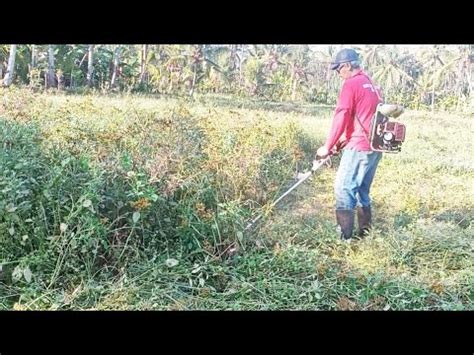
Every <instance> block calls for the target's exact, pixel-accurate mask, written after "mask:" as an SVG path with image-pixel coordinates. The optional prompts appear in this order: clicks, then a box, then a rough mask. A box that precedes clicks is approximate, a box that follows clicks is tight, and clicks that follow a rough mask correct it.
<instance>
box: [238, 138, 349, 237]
mask: <svg viewBox="0 0 474 355" xmlns="http://www.w3.org/2000/svg"><path fill="white" fill-rule="evenodd" d="M343 146H344V144H343V143H342V144H340V145H338V146H337V148H336V150H335V151H331V152H329V155H328V156H326V157H324V158H321V159H315V160H313V166H312V168H311V169H310V170H309V171H307V172H305V173H298V174H297V175H296V182H295V183H294V184H293V185H292V186H291V187H290V188H289V189H288V190H287V191H286V192H285V193H284V194H283V195H281V196H280V197H278V198H277V199H276V200H275V201H273V202H272V204H271V205H270V206H269V208H270V209H271V208H273V207H274V206H275V205H276V204H277V203H278V202H280V201H281V200H282V199H284V198H285V197H286V196H288V194H290V192H292V191H293V190H294V189H296V188H297V187H298V186H299V185H301V184H302V183H303V182H304V181H306V180H307V179H308V178H309V177H310V176H311V175H312V174H313V173H314V172H315V171H316V170H318V169H319V168H320V167H322V166H323V165H324V164H326V163H330V162H331V156H334V155H337V153H338V152H339V150H340V149H341V148H342V147H343ZM263 216H264V213H261V214H260V215H258V216H257V217H255V218H254V219H252V220H251V221H250V222H249V223H248V224H247V226H246V227H245V230H246V231H247V230H249V229H251V228H252V226H254V225H255V223H257V222H258V221H259V220H260V219H261V218H262V217H263Z"/></svg>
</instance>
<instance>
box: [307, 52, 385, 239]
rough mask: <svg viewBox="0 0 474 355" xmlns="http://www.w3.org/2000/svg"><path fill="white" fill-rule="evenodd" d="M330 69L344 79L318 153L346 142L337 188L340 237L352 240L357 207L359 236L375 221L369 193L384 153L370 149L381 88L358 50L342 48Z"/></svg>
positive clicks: (326, 151)
mask: <svg viewBox="0 0 474 355" xmlns="http://www.w3.org/2000/svg"><path fill="white" fill-rule="evenodd" d="M331 69H332V70H335V71H336V72H337V73H338V74H339V76H340V77H341V79H343V80H344V82H343V84H342V88H341V91H340V94H339V99H338V102H337V106H336V110H335V113H334V118H333V121H332V125H331V129H330V131H329V134H328V136H327V139H326V143H325V144H324V145H323V146H322V147H320V148H319V149H318V150H317V152H316V155H317V156H320V157H321V158H324V157H326V156H327V155H328V154H329V152H330V151H331V150H333V148H334V149H335V150H338V149H339V146H341V143H343V144H342V145H344V144H345V146H344V150H343V153H342V157H341V161H340V165H339V169H338V171H337V175H336V181H335V188H334V190H335V195H336V220H337V224H338V225H339V227H340V230H341V238H342V239H343V240H346V241H349V240H351V238H352V237H353V235H352V231H353V228H354V218H355V217H354V209H356V208H357V217H358V218H357V219H358V224H359V232H358V236H359V237H362V236H363V235H364V234H366V232H367V231H368V230H369V229H370V226H371V222H372V212H371V200H370V197H369V192H370V186H371V184H372V181H373V178H374V175H375V171H376V169H377V165H378V163H379V161H380V159H381V157H382V153H381V152H375V151H372V150H371V148H370V143H369V131H370V124H371V120H372V118H373V117H374V114H375V111H376V109H377V105H378V103H379V102H381V98H380V93H379V92H378V89H377V88H375V87H374V86H373V84H372V81H371V80H370V78H369V77H368V76H367V74H366V73H364V71H362V69H361V68H360V60H359V55H358V53H357V52H356V51H355V50H353V49H349V48H346V49H342V50H341V51H339V52H338V53H337V55H336V57H335V59H334V62H333V63H331ZM343 136H344V137H345V139H344V138H342V137H343Z"/></svg>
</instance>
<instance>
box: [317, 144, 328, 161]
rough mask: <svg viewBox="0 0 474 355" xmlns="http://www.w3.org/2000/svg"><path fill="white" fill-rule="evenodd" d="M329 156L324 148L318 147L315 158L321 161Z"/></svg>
mask: <svg viewBox="0 0 474 355" xmlns="http://www.w3.org/2000/svg"><path fill="white" fill-rule="evenodd" d="M328 155H329V150H328V149H327V148H326V146H324V145H323V146H322V147H319V148H318V150H317V151H316V157H321V159H324V158H326V157H327V156H328Z"/></svg>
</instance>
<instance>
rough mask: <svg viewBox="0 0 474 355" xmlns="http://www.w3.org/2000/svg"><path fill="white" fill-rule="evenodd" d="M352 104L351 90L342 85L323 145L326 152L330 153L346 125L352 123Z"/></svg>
mask: <svg viewBox="0 0 474 355" xmlns="http://www.w3.org/2000/svg"><path fill="white" fill-rule="evenodd" d="M353 102H354V100H353V93H352V90H351V88H350V87H349V86H347V85H345V83H344V85H343V87H342V90H341V94H340V95H339V100H338V103H337V106H336V111H335V113H334V118H333V120H332V124H331V129H330V131H329V134H328V136H327V139H326V143H325V144H324V146H325V147H326V149H327V150H328V151H331V149H332V148H333V147H334V145H335V144H336V143H338V141H339V139H340V138H341V136H342V134H343V133H344V131H345V130H346V127H347V125H348V124H349V123H350V122H351V121H352V119H353V117H352V113H353Z"/></svg>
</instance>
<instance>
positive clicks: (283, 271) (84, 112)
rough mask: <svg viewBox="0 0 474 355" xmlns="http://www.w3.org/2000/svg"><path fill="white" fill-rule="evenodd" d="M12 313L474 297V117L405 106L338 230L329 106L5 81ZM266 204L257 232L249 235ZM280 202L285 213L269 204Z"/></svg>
mask: <svg viewBox="0 0 474 355" xmlns="http://www.w3.org/2000/svg"><path fill="white" fill-rule="evenodd" d="M0 97H1V98H2V99H1V105H0V117H1V119H0V126H1V127H0V128H1V132H2V141H1V144H2V151H1V154H0V164H1V167H2V169H1V172H0V243H1V249H0V257H1V268H2V269H1V271H0V307H1V308H3V309H12V308H13V309H138V310H139V309H246V310H247V309H251V310H257V309H338V310H345V309H350V310H382V309H385V310H388V309H392V310H399V309H426V310H428V309H449V310H459V309H473V303H472V302H473V291H472V289H473V288H472V286H473V275H474V274H473V263H472V261H473V252H474V250H473V228H472V227H473V225H472V221H473V215H474V190H473V189H474V184H473V183H474V160H473V158H472V157H473V156H474V148H473V147H474V143H473V142H472V139H471V137H472V134H473V133H474V131H473V129H472V128H471V127H472V126H471V125H470V121H471V120H472V118H473V117H472V116H462V115H453V114H449V115H448V114H442V113H437V114H431V113H426V112H407V113H406V114H405V115H404V116H402V117H401V118H402V119H403V120H404V121H405V122H406V124H407V126H408V135H407V141H406V143H405V145H404V147H403V152H402V153H400V154H398V155H385V156H384V158H383V160H382V162H381V164H380V167H379V171H378V174H377V177H376V181H375V182H374V186H373V188H372V196H373V199H374V217H375V229H374V230H373V231H372V233H371V235H370V236H368V237H367V238H366V239H365V240H363V241H361V242H358V243H356V244H352V245H346V244H343V243H341V242H339V240H338V236H337V234H336V231H335V222H334V217H333V204H334V201H333V192H332V188H333V181H334V175H335V171H336V168H337V160H338V158H335V159H334V162H333V163H334V164H333V166H332V167H331V168H326V169H323V170H321V171H320V172H318V174H316V175H315V176H313V177H312V178H311V179H310V180H309V181H307V182H306V183H305V184H303V185H302V186H300V188H299V189H298V190H296V191H295V192H294V193H293V194H292V195H290V196H288V197H287V199H285V200H284V201H283V202H282V203H281V204H280V205H279V206H278V208H277V209H274V210H273V211H269V210H268V208H267V207H266V206H267V205H268V204H269V203H271V201H272V200H273V199H274V198H276V197H277V196H278V195H279V194H281V193H282V192H283V191H285V189H286V188H287V187H288V186H289V184H291V182H292V179H293V177H294V175H295V172H296V170H297V169H299V170H305V169H307V168H309V166H310V163H311V160H312V157H313V154H314V152H315V150H316V148H317V147H318V145H319V143H321V142H322V140H323V139H324V137H325V135H326V133H327V130H328V129H329V124H330V119H331V111H330V110H328V108H325V107H318V106H311V105H305V106H294V105H293V106H292V105H289V106H288V105H286V104H273V103H259V102H255V101H248V100H247V101H244V100H241V101H236V100H230V99H229V98H225V97H214V96H213V97H205V96H202V97H199V98H198V99H196V100H189V99H179V98H162V99H158V98H152V97H140V96H127V95H122V96H116V97H114V96H92V95H84V96H76V95H64V94H61V95H55V94H53V93H51V94H45V93H43V94H37V93H32V92H29V91H27V90H20V89H14V90H2V91H1V92H0ZM262 211H265V212H267V215H266V218H265V219H264V220H263V222H262V223H261V225H259V226H258V228H257V229H256V230H255V232H254V233H248V232H246V231H245V230H244V227H245V225H246V222H247V221H248V220H249V219H250V218H251V217H252V216H254V215H255V214H257V213H260V212H262ZM270 212H271V213H270Z"/></svg>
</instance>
